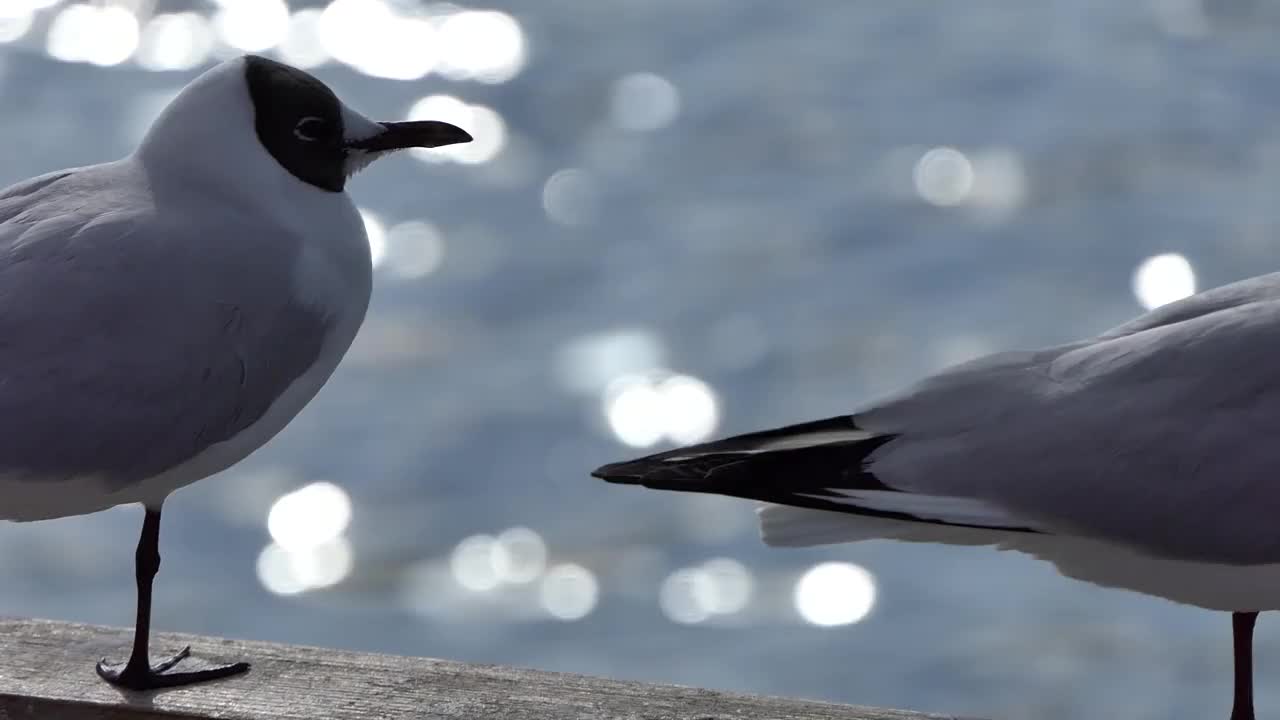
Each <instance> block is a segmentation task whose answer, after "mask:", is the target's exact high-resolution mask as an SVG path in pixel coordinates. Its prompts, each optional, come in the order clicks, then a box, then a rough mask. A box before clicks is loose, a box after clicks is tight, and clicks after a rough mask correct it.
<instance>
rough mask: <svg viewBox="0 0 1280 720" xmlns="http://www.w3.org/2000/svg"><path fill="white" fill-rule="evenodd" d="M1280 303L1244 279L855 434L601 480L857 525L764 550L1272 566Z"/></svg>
mask: <svg viewBox="0 0 1280 720" xmlns="http://www.w3.org/2000/svg"><path fill="white" fill-rule="evenodd" d="M1276 284H1277V276H1274V275H1273V276H1266V277H1263V278H1256V279H1254V280H1251V281H1247V282H1245V283H1240V284H1236V285H1234V286H1228V287H1227V288H1224V289H1221V290H1219V291H1213V292H1210V293H1207V294H1206V296H1201V297H1198V298H1192V299H1190V300H1188V301H1185V302H1183V303H1180V304H1177V305H1175V306H1173V307H1171V308H1169V309H1168V310H1166V311H1164V312H1159V313H1156V314H1152V315H1148V316H1144V317H1143V318H1140V319H1139V320H1137V321H1135V322H1133V323H1129V324H1128V325H1125V326H1122V327H1121V328H1117V330H1115V331H1112V332H1110V333H1107V334H1105V335H1103V336H1101V337H1099V338H1097V339H1094V340H1089V341H1084V342H1079V343H1074V344H1071V345H1064V346H1061V347H1057V348H1049V349H1045V350H1039V351H1034V352H1014V353H1001V354H998V355H993V356H989V357H986V358H982V359H979V360H976V361H974V362H971V363H967V364H965V365H961V366H959V367H956V368H952V369H950V370H948V371H945V372H943V373H940V374H938V375H936V376H934V377H932V378H929V379H927V380H925V381H924V382H922V383H920V384H919V385H917V386H916V387H914V388H912V389H911V390H909V391H908V392H906V393H904V394H902V395H901V396H899V397H897V398H894V399H891V400H888V401H885V402H882V403H880V404H878V405H876V406H874V407H872V408H871V409H868V410H865V411H863V412H859V413H856V414H854V415H844V416H839V417H834V418H828V419H825V420H818V421H813V422H808V423H802V424H799V425H792V426H788V427H783V428H777V429H773V430H766V431H763V432H757V433H751V434H748V435H739V436H736V437H732V438H727V439H724V440H718V441H715V442H710V443H705V444H701V445H695V446H692V447H686V448H679V449H676V450H671V451H668V452H663V453H659V454H656V455H651V456H648V457H645V458H640V459H637V460H632V461H627V462H621V463H613V464H610V465H606V466H604V467H602V468H599V469H597V470H596V471H595V473H594V474H595V475H596V476H597V477H601V478H603V479H606V480H609V481H611V482H618V483H627V484H640V485H644V486H646V487H652V488H658V489H666V490H682V491H690V492H711V493H720V494H725V495H734V496H739V497H749V498H755V499H758V500H763V501H766V502H769V503H778V504H782V505H791V506H797V507H801V508H809V509H820V510H834V511H839V512H843V513H847V514H848V515H849V517H847V518H842V520H843V522H839V521H837V520H835V519H831V517H830V516H827V519H825V520H822V521H819V520H816V519H813V516H810V515H803V514H801V515H795V514H794V513H793V514H790V515H788V514H787V513H786V512H785V511H781V512H777V513H775V514H774V515H772V516H767V517H773V518H774V519H775V520H778V519H779V518H788V517H791V518H803V521H802V522H797V523H794V524H792V525H791V526H789V529H788V530H785V531H783V530H779V527H781V526H787V525H788V523H787V522H786V521H785V520H780V521H779V522H777V523H774V526H773V529H768V528H766V529H767V534H768V535H769V536H770V538H771V539H770V542H774V543H778V542H782V543H784V544H787V543H794V544H811V543H812V542H822V541H828V540H830V539H831V538H834V537H838V538H840V539H850V538H856V537H873V536H877V534H878V532H879V531H877V530H874V527H876V526H874V522H879V521H884V520H892V521H909V522H911V523H913V525H914V526H918V527H935V526H963V527H967V528H986V529H995V530H1000V531H1005V532H1007V533H1020V534H1023V535H1025V534H1028V533H1030V534H1034V533H1054V534H1077V535H1084V536H1090V537H1096V538H1102V539H1108V540H1112V541H1118V542H1121V543H1125V544H1128V545H1130V546H1133V547H1136V548H1139V549H1141V550H1144V551H1146V552H1148V553H1149V554H1155V555H1162V556H1168V557H1175V558H1182V559H1203V560H1210V561H1214V562H1223V563H1259V562H1280V531H1277V530H1276V528H1277V522H1276V509H1277V507H1280V477H1278V474H1280V442H1277V441H1276V440H1277V438H1276V437H1274V436H1275V435H1276V433H1277V426H1278V425H1280V422H1278V421H1280V368H1277V367H1276V365H1277V360H1278V359H1280V298H1277V293H1276V291H1275V286H1276ZM837 517H839V516H837ZM869 519H870V520H869ZM873 521H874V522H873ZM858 523H871V525H869V526H868V527H873V529H872V530H871V531H869V532H865V533H864V532H862V531H861V530H859V529H858V528H861V527H862V526H860V525H858ZM766 525H769V523H768V522H766ZM824 528H826V529H825V530H824ZM850 528H854V530H851V529H850ZM784 535H785V537H784ZM952 536H953V535H947V537H952ZM955 537H957V538H958V537H962V536H955ZM986 537H990V536H986Z"/></svg>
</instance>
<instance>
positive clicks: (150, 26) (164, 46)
mask: <svg viewBox="0 0 1280 720" xmlns="http://www.w3.org/2000/svg"><path fill="white" fill-rule="evenodd" d="M212 51H213V30H212V28H210V27H209V21H208V20H206V19H205V17H204V16H203V15H201V14H199V13H193V12H184V13H162V14H160V15H156V16H155V17H153V18H151V20H149V21H148V22H147V25H146V27H145V28H143V29H142V37H141V40H140V41H139V44H138V54H137V62H138V64H139V65H141V66H142V67H144V68H146V69H148V70H190V69H191V68H194V67H197V66H199V65H200V64H201V63H203V62H204V61H205V60H207V59H208V58H209V53H210V52H212Z"/></svg>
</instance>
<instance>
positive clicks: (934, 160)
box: [912, 147, 974, 207]
mask: <svg viewBox="0 0 1280 720" xmlns="http://www.w3.org/2000/svg"><path fill="white" fill-rule="evenodd" d="M912 178H913V180H914V181H915V188H916V192H917V193H919V195H920V197H921V198H923V199H924V200H925V201H926V202H928V203H931V204H933V205H939V206H943V207H946V206H951V205H959V204H960V203H962V202H964V200H965V198H966V197H968V195H969V191H970V190H972V189H973V179H974V173H973V165H972V164H971V163H970V162H969V158H968V157H966V156H965V154H964V153H962V152H960V151H959V150H956V149H955V148H950V147H936V148H933V149H932V150H929V151H928V152H926V153H925V154H924V155H921V156H920V160H919V161H918V162H917V163H916V166H915V170H914V171H913V173H912Z"/></svg>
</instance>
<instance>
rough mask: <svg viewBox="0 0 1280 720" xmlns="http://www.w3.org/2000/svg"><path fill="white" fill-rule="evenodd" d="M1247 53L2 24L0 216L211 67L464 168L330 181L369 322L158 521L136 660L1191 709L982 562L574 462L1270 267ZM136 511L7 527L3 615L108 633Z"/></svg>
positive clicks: (1011, 571) (1178, 12) (878, 30)
mask: <svg viewBox="0 0 1280 720" xmlns="http://www.w3.org/2000/svg"><path fill="white" fill-rule="evenodd" d="M1277 30H1280V15H1277V14H1276V13H1275V12H1274V11H1272V10H1271V9H1269V6H1266V5H1265V4H1256V3H1255V4H1249V3H1244V4H1240V3H1235V4H1233V3H1212V2H1207V1H1204V0H1190V1H1186V0H1179V1H1178V2H1151V3H1105V2H1097V1H1094V2H1085V3H1083V4H1077V5H1072V6H1070V7H1066V6H1062V7H1059V6H1058V5H1054V4H1026V5H1019V6H1018V7H1017V8H1012V7H1011V6H1010V5H1009V4H1008V3H1001V2H996V1H995V0H978V1H976V2H971V3H965V4H964V5H963V6H961V5H955V6H954V7H953V6H951V5H949V4H938V3H925V2H901V3H846V2H837V1H836V0H830V1H827V0H823V1H820V2H813V3H809V4H806V5H805V6H804V8H803V10H797V9H796V8H795V7H793V6H792V5H790V4H786V3H766V2H742V3H723V2H706V3H698V4H690V3H683V2H675V0H653V1H652V2H648V3H638V4H637V3H622V4H619V3H587V2H582V3H545V4H538V5H537V7H533V6H531V5H528V4H525V3H519V4H517V3H510V2H496V3H492V4H491V5H488V6H471V5H451V4H425V3H424V4H419V3H412V2H409V3H405V2H388V1H384V0H334V1H333V2H322V1H317V2H290V3H284V2H280V0H218V1H217V2H214V1H213V0H160V1H159V2H155V3H137V2H117V1H115V0H108V1H106V2H93V3H86V2H68V1H65V0H63V1H59V0H0V97H3V98H4V100H5V102H3V103H0V119H2V120H3V125H4V127H5V128H6V130H7V133H6V136H7V137H8V138H9V139H8V141H6V142H5V143H3V147H2V148H0V153H3V154H4V160H5V161H4V163H0V183H8V182H12V181H14V180H18V179H21V178H24V177H28V176H31V175H34V174H37V173H40V172H44V171H47V170H50V169H54V168H57V167H66V166H74V165H81V164H86V163H89V162H97V161H102V160H107V159H111V158H114V157H118V156H120V155H121V154H123V153H125V152H127V151H128V150H129V149H130V148H131V146H132V145H133V143H135V142H136V141H137V139H138V138H139V137H140V136H141V132H142V130H143V129H144V128H145V126H146V124H147V123H148V122H149V121H150V119H151V118H152V117H154V115H155V113H157V112H158V111H159V109H160V108H161V107H163V105H164V103H165V102H167V100H168V99H169V98H170V97H172V94H173V93H174V92H176V90H177V89H178V88H179V87H180V86H181V85H182V84H183V83H184V82H185V81H186V80H187V79H188V78H189V77H190V76H191V75H192V73H194V72H195V71H197V70H198V69H200V68H203V67H205V66H207V64H208V63H210V62H214V61H216V60H218V59H221V58H225V57H229V56H231V55H234V54H236V53H239V52H246V51H252V52H264V53H268V54H274V55H275V56H277V57H280V58H282V59H284V60H286V61H288V62H291V63H293V64H296V65H300V66H303V67H307V68H313V69H314V71H315V72H317V73H318V74H320V75H321V76H322V77H323V78H324V79H325V80H326V81H328V82H330V83H331V84H333V86H334V87H335V89H336V90H337V91H338V92H339V93H340V94H341V95H343V97H345V98H348V99H349V100H351V102H352V103H353V104H355V105H356V106H358V107H360V108H361V109H363V110H365V111H367V112H368V114H370V115H371V116H376V117H381V118H385V119H417V118H424V117H432V118H437V119H444V120H450V121H453V122H456V123H458V124H460V125H463V126H465V127H467V128H468V129H470V130H472V132H473V134H474V135H475V136H476V142H474V143H471V144H468V145H460V146H452V147H449V148H442V149H439V150H433V151H427V150H423V151H414V152H413V153H412V154H410V155H408V156H407V157H406V158H404V159H389V160H383V161H380V163H379V165H378V167H377V168H375V169H373V170H371V171H369V172H366V173H364V174H362V175H361V176H360V177H359V178H358V179H357V180H355V181H353V183H352V194H353V196H354V198H355V200H356V202H357V203H358V205H359V207H360V208H361V212H362V215H363V217H364V218H365V221H366V224H367V227H368V229H369V236H370V243H371V250H372V253H373V256H374V258H375V264H376V275H377V279H376V285H377V289H376V291H375V297H374V301H373V306H372V308H371V311H370V316H369V321H368V322H367V323H366V326H365V328H364V330H363V331H362V333H361V336H360V338H358V340H357V343H356V346H355V347H354V348H353V350H352V353H351V354H350V356H349V357H348V359H347V361H346V362H345V363H344V365H343V367H342V368H340V370H339V371H338V373H337V374H336V376H335V378H334V379H333V381H332V382H331V384H330V386H329V387H328V388H327V389H326V390H325V391H324V392H323V393H322V394H321V396H320V397H319V398H318V399H317V400H316V402H315V403H314V404H313V406H312V407H310V408H308V410H307V411H306V412H305V413H303V415H302V416H301V417H299V418H298V420H297V421H296V422H295V423H294V424H293V425H292V426H290V428H288V429H287V430H286V431H285V432H284V433H283V434H282V435H281V436H280V437H279V438H278V439H277V440H276V441H274V442H273V443H271V444H270V445H269V446H268V447H267V448H265V449H264V450H262V451H261V452H260V453H258V454H256V455H255V456H254V457H253V458H251V459H250V460H249V461H247V462H246V463H244V464H243V465H242V466H241V467H238V468H235V469H233V470H232V471H230V472H228V473H225V474H224V475H223V476H222V477H220V478H217V479H216V480H212V481H209V482H205V483H201V484H199V485H197V486H195V487H192V488H190V489H188V490H186V491H184V492H182V493H180V494H178V495H177V496H175V498H174V499H173V500H172V501H171V503H170V505H169V508H170V511H169V512H168V513H167V515H166V526H165V529H164V535H165V539H164V543H165V544H164V548H163V549H164V553H165V566H164V571H163V573H162V574H161V581H160V585H159V586H158V588H159V589H158V592H159V596H158V597H157V615H158V618H159V619H158V623H159V624H160V626H161V627H164V628H166V629H170V628H172V629H182V630H189V631H196V632H201V631H204V632H212V633H219V634H228V635H237V636H248V637H259V638H265V639H275V640H283V641H293V642H301V643H306V644H311V645H334V646H342V647H353V648H360V649H369V650H381V651H390V652H400V653H409V654H418V655H431V656H440V657H450V658H457V659H464V660H477V661H484V662H506V663H519V664H523V665H531V666H536V667H544V668H549V669H564V670H573V671H579V672H591V673H597V674H606V675H613V676H618V677H627V678H636V679H651V680H661V681H672V682H680V683H685V684H693V685H705V686H712V687H721V688H732V689H740V690H750V691H758V692H769V693H778V694H792V695H808V696H814V697H820V698H829V699H835V700H846V701H853V702H859V703H866V704H880V705H894V706H903V707H913V708H918V709H925V710H933V711H937V712H943V713H950V714H971V715H978V716H1000V717H1036V718H1043V719H1052V718H1078V717H1131V718H1169V717H1172V718H1200V717H1204V716H1206V714H1210V713H1217V714H1219V715H1220V714H1222V713H1221V712H1220V711H1221V710H1222V708H1221V707H1219V705H1220V704H1221V703H1222V702H1225V698H1227V697H1228V694H1229V684H1230V665H1229V648H1228V645H1227V638H1226V635H1225V619H1224V618H1221V617H1218V616H1215V615H1212V614H1209V613H1203V612H1199V611H1195V610H1190V609H1186V608H1178V607H1174V606H1170V605H1168V604H1165V603H1162V602H1159V601H1153V600H1148V599H1145V598H1140V597H1137V596H1132V595H1126V594H1121V593H1115V592H1109V591H1104V590H1099V589H1095V588H1090V587H1087V586H1083V585H1080V584H1076V583H1072V582H1069V581H1066V580H1063V579H1061V578H1058V577H1057V576H1056V575H1055V574H1054V573H1053V572H1052V570H1051V569H1049V568H1046V567H1044V566H1042V565H1039V564H1037V563H1035V562H1033V561H1031V560H1028V559H1026V558H1021V557H1017V556H1010V555H1007V554H1000V553H995V552H991V551H988V550H977V549H956V548H936V547H919V546H902V545H892V544H888V543H867V544H863V545H858V546H851V547H843V548H825V549H813V550H796V551H771V550H768V549H766V548H764V547H762V546H761V545H760V543H759V541H758V538H757V537H756V534H757V531H756V530H755V527H754V517H753V514H752V509H751V506H750V504H749V503H746V502H742V501H734V500H730V499H723V498H714V497H687V496H675V495H661V494H658V493H647V492H642V491H638V490H634V489H628V488H618V487H609V486H605V485H603V484H600V483H597V482H595V481H593V480H591V479H589V478H588V477H587V472H588V471H589V470H590V469H591V468H592V467H594V466H595V465H597V464H599V463H601V462H604V461H607V460H614V459H619V458H621V457H624V456H627V455H630V454H635V453H640V452H648V451H656V450H661V449H664V448H667V447H670V446H671V445H672V444H673V443H686V442H696V441H699V440H702V439H706V438H710V437H714V436H718V435H721V434H724V433H730V432H745V431H748V430H753V429H759V428H762V427H766V426H770V425H776V424H781V423H785V422H791V421H796V420H801V419H806V418H811V417H820V416H826V415H833V414H836V413H839V412H845V411H848V410H850V409H853V408H854V407H856V406H857V405H858V404H860V403H863V402H868V401H870V400H872V399H874V398H875V397H878V396H882V395H884V394H886V393H888V392H890V391H893V390H895V389H897V388H898V387H900V386H901V385H903V384H905V383H908V382H910V381H912V380H914V379H916V378H918V377H919V376H920V375H922V374H924V373H927V372H929V371H932V370H934V369H937V368H938V367H940V366H942V365H944V364H947V363H952V362H959V361H962V360H965V359H969V358H972V357H974V356H976V355H979V354H981V353H984V352H990V351H993V350H998V349H1004V348H1012V347H1032V346H1035V345H1040V344H1047V343H1053V342H1060V341H1064V340H1069V339H1072V338H1075V337H1078V336H1081V335H1086V334H1090V333H1096V332H1099V331H1101V330H1103V329H1106V328H1107V327H1109V326H1111V325H1113V324H1115V323H1117V322H1119V321H1122V320H1125V319H1127V318H1128V317H1130V316H1131V315H1133V314H1134V313H1136V312H1138V311H1139V310H1141V309H1143V308H1152V307H1157V306H1159V305H1162V304H1165V303H1167V302H1171V301H1173V300H1175V299H1177V298H1180V297H1183V296H1185V295H1187V294H1189V293H1191V292H1194V291H1195V290H1196V289H1197V288H1203V287H1209V286H1212V285H1217V284H1221V283H1223V282H1227V281H1229V280H1232V279H1236V278H1239V277H1243V276H1246V275H1250V274H1255V273H1257V272H1261V271H1263V270H1267V269H1271V268H1274V267H1275V266H1276V262H1275V257H1276V255H1277V252H1276V245H1277V240H1276V238H1277V237H1278V235H1277V231H1278V230H1280V209H1278V208H1280V205H1278V204H1276V203H1275V202H1274V198H1273V195H1274V192H1275V188H1276V187H1277V186H1280V152H1277V148H1280V138H1278V137H1277V136H1276V130H1275V128H1276V127H1277V125H1276V123H1275V122H1273V121H1272V120H1271V119H1270V118H1274V117H1276V116H1277V110H1278V109H1280V108H1277V107H1276V106H1277V105H1278V104H1280V95H1277V94H1276V93H1274V92H1269V91H1268V90H1267V88H1269V87H1270V86H1271V85H1273V84H1274V78H1270V74H1272V71H1271V68H1273V67H1275V66H1276V60H1277V53H1278V52H1280V50H1277V49H1276V45H1275V43H1274V42H1273V40H1274V36H1275V32H1276V31H1277ZM137 515H138V514H137V512H136V511H135V510H134V509H129V508H120V509H116V510H112V511H108V512H105V513H101V514H98V515H95V516H91V517H85V518H72V519H65V520H59V521H54V522H48V523H40V524H36V525H24V526H17V525H0V572H3V573H4V578H5V582H4V583H0V612H6V613H13V614H25V615H40V616H52V617H62V618H68V619H75V620H83V621H92V622H103V623H112V624H122V623H125V622H127V619H128V618H129V617H130V616H131V612H132V602H133V598H132V592H133V591H132V582H131V581H130V580H129V578H130V577H131V568H130V562H131V558H132V546H133V542H134V537H135V534H136V532H137V524H138V517H137ZM1276 637H1278V636H1276V635H1275V634H1274V633H1269V631H1268V630H1267V625H1266V620H1265V618H1264V621H1263V623H1262V624H1261V626H1260V635H1259V640H1258V642H1259V649H1258V654H1259V664H1260V666H1261V667H1263V668H1265V667H1266V666H1267V665H1268V663H1269V662H1273V661H1274V658H1276V657H1278V656H1280V650H1277V645H1276V642H1277V641H1276V640H1275V638H1276ZM1082 687H1087V688H1089V692H1087V693H1082V692H1080V691H1079V689H1080V688H1082ZM1268 687H1270V686H1269V685H1267V684H1266V683H1265V682H1263V683H1261V686H1260V688H1259V691H1260V693H1262V694H1261V695H1260V699H1259V705H1260V708H1261V713H1263V714H1265V713H1266V712H1267V708H1268V707H1269V706H1270V707H1276V706H1280V698H1277V697H1275V694H1274V693H1271V694H1267V693H1268V690H1267V688H1268Z"/></svg>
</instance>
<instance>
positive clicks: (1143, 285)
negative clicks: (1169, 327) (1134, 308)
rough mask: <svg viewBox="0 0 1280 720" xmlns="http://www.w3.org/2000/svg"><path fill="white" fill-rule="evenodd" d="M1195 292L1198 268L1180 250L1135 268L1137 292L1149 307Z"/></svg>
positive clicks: (1134, 288)
mask: <svg viewBox="0 0 1280 720" xmlns="http://www.w3.org/2000/svg"><path fill="white" fill-rule="evenodd" d="M1195 292H1196V273H1195V269H1194V268H1192V267H1191V262H1190V261H1189V260H1187V259H1186V258H1185V257H1183V256H1181V255H1179V254H1177V253H1165V254H1163V255H1155V256H1153V257H1149V258H1147V259H1146V260H1143V261H1142V263H1141V264H1140V265H1138V268H1137V269H1136V270H1134V271H1133V294H1134V296H1135V297H1137V298H1138V302H1140V303H1142V306H1143V307H1144V308H1146V309H1148V310H1152V309H1155V308H1158V307H1160V306H1161V305H1167V304H1169V303H1171V302H1173V301H1175V300H1181V299H1182V298H1185V297H1188V296H1190V295H1194V294H1195Z"/></svg>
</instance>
